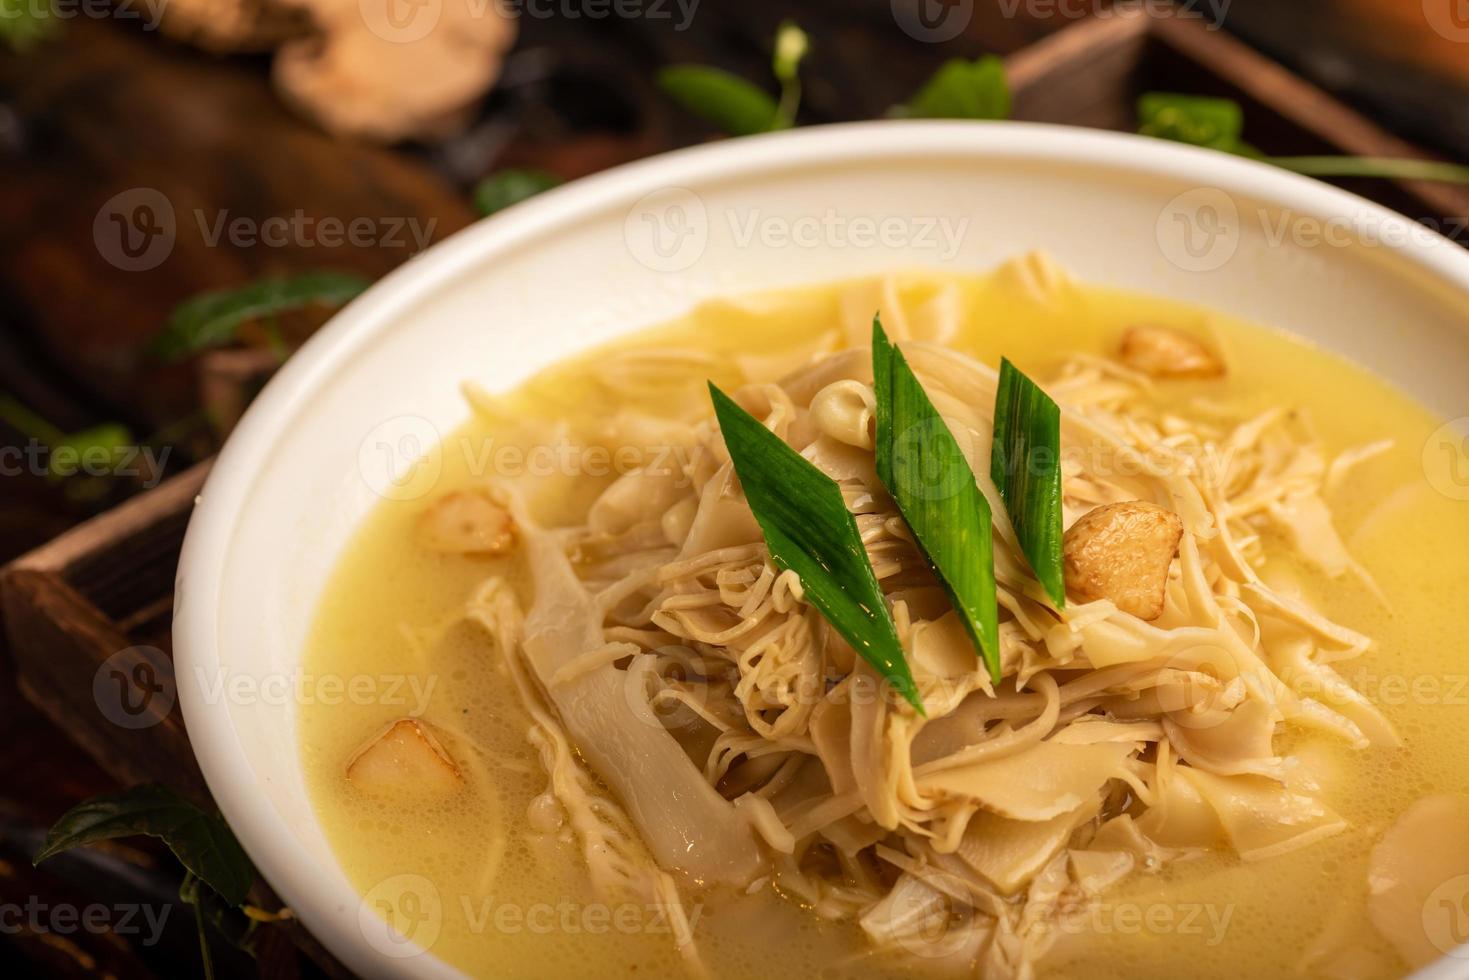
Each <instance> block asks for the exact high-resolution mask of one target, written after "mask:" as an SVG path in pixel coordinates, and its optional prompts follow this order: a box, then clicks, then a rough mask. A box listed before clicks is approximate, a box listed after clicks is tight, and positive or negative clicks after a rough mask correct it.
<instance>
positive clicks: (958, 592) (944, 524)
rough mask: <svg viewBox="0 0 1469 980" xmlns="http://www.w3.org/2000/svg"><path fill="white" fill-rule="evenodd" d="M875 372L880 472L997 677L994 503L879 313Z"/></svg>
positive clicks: (874, 325) (997, 679) (874, 344)
mask: <svg viewBox="0 0 1469 980" xmlns="http://www.w3.org/2000/svg"><path fill="white" fill-rule="evenodd" d="M872 375H873V388H874V391H875V393H876V395H877V436H876V440H875V441H876V446H875V448H876V452H877V475H878V479H879V480H881V481H882V483H883V486H885V487H887V488H888V492H889V493H890V494H892V496H893V500H894V501H895V502H896V503H897V505H898V510H899V512H900V513H902V515H903V520H904V521H906V522H907V523H908V527H909V528H910V529H911V530H912V531H913V538H914V540H915V541H916V542H917V543H918V549H919V551H920V552H922V554H923V557H924V558H925V559H926V560H927V561H928V564H929V565H930V566H931V567H932V568H933V571H934V574H935V575H937V576H938V579H939V582H940V583H942V585H943V587H944V590H945V591H946V592H948V594H949V599H950V600H951V601H952V602H953V604H954V610H955V612H957V613H958V614H959V619H960V620H961V621H962V622H963V623H964V628H965V629H966V630H967V631H968V632H969V636H970V639H972V640H973V641H974V645H975V649H976V651H977V652H978V653H979V655H980V657H981V659H983V661H984V663H985V665H986V666H987V667H988V668H989V673H990V679H991V680H993V681H994V683H996V684H998V683H1000V632H999V629H1000V627H999V619H1000V617H999V609H998V605H997V602H996V592H995V560H994V527H993V524H992V523H991V514H990V506H989V502H988V501H987V500H985V498H984V494H982V493H980V491H979V485H978V484H977V483H976V482H975V479H974V471H973V470H972V469H970V467H969V461H968V460H966V459H965V458H964V453H963V451H962V450H961V449H960V448H959V443H958V441H957V440H956V439H955V438H954V434H953V433H952V432H951V431H949V427H948V425H947V424H946V423H945V422H944V420H943V417H942V416H940V415H939V413H938V410H937V409H936V408H934V407H933V402H931V401H930V400H929V398H928V394H927V392H925V391H924V390H923V385H922V384H920V383H919V381H918V378H917V376H916V375H915V374H914V373H913V369H912V368H911V367H909V366H908V360H907V358H905V357H904V356H903V352H902V351H900V350H898V349H897V348H896V347H894V346H893V345H892V344H891V343H890V342H889V341H888V337H887V334H886V332H884V331H883V329H882V323H881V322H880V321H879V320H878V318H877V317H873V318H872Z"/></svg>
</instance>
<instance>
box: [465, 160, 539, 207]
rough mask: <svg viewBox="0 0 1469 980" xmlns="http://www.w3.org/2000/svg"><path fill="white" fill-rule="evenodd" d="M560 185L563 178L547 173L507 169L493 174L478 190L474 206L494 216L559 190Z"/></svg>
mask: <svg viewBox="0 0 1469 980" xmlns="http://www.w3.org/2000/svg"><path fill="white" fill-rule="evenodd" d="M560 183H561V178H560V177H557V176H555V175H554V174H548V173H546V172H545V171H543V170H527V169H523V168H521V167H506V168H505V169H503V170H498V171H496V172H495V173H493V174H490V176H488V177H486V178H485V179H484V180H482V181H480V182H479V184H478V185H476V186H475V188H474V206H475V209H476V210H478V211H479V213H480V214H483V215H491V214H494V213H495V212H496V211H503V210H505V209H506V208H508V207H509V206H510V205H512V204H519V203H520V202H521V201H524V200H526V199H527V198H531V197H535V196H536V195H537V194H539V193H541V192H542V191H548V190H550V189H551V188H553V187H556V186H559V185H560Z"/></svg>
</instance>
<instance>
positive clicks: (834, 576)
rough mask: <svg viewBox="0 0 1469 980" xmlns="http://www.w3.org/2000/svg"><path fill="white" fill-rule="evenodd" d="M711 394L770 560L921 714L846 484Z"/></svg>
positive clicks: (724, 397)
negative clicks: (849, 504) (796, 579)
mask: <svg viewBox="0 0 1469 980" xmlns="http://www.w3.org/2000/svg"><path fill="white" fill-rule="evenodd" d="M709 396H710V398H711V399H712V400H713V402H714V414H715V415H716V416H717V417H718V419H719V429H720V432H722V433H723V435H724V444H725V446H727V447H728V448H729V456H730V459H731V460H733V461H734V468H735V473H736V474H737V475H738V476H739V478H740V484H741V485H742V486H743V487H744V490H745V499H746V500H748V501H749V504H750V510H752V511H753V512H754V514H755V520H756V521H757V522H758V523H759V525H760V530H761V531H762V532H763V533H764V535H765V544H766V547H768V548H769V549H770V558H771V560H772V561H774V562H775V564H776V565H778V566H779V567H780V568H782V569H790V570H791V571H793V572H795V573H796V574H797V575H798V576H800V579H801V589H802V590H803V591H804V592H805V594H806V600H807V601H808V602H810V603H811V605H813V606H815V607H816V608H817V610H818V611H820V613H821V615H822V616H824V617H826V621H827V622H828V623H830V624H831V625H832V627H833V628H835V629H836V631H837V632H838V633H840V634H841V635H842V636H843V637H844V638H845V639H846V641H847V642H848V643H850V644H851V645H852V649H854V650H856V651H857V653H858V654H860V655H861V657H862V659H864V660H866V661H867V662H868V663H870V664H871V665H872V666H873V668H874V669H876V670H877V672H878V673H879V674H881V675H882V677H883V678H884V679H885V680H887V682H888V683H889V684H891V685H892V686H893V688H894V690H896V691H897V692H898V693H899V694H901V695H902V696H903V697H904V698H905V699H906V700H907V701H908V703H909V704H911V705H913V708H914V710H916V711H917V712H918V713H919V714H920V715H922V714H924V711H923V702H922V701H920V700H919V698H918V690H917V688H916V687H915V686H914V684H913V674H912V672H911V671H909V669H908V661H907V659H906V658H905V657H904V655H903V646H902V643H901V642H900V641H899V639H898V629H897V626H896V625H894V623H893V619H892V616H891V615H890V614H889V612H888V607H887V602H886V601H885V600H884V598H883V594H882V589H881V588H879V587H878V584H877V575H876V574H875V573H874V572H873V570H872V563H871V562H870V561H869V560H868V558H867V549H866V548H864V547H863V546H862V536H861V534H860V533H859V532H858V530H857V521H856V519H855V518H853V517H852V513H851V511H849V510H847V504H846V501H845V500H843V499H842V491H841V488H840V487H839V486H837V483H836V481H835V480H833V479H832V478H831V477H829V476H827V475H826V474H825V473H823V472H821V471H820V470H818V469H817V468H816V467H815V466H813V465H812V464H811V462H810V461H809V460H807V459H806V458H805V457H803V456H801V454H800V453H798V452H796V451H795V450H794V449H792V448H791V447H790V446H788V445H786V444H785V442H784V441H783V440H782V439H781V438H780V437H779V436H777V435H776V434H775V433H773V432H771V431H770V430H769V429H767V428H765V426H763V425H761V424H760V421H759V420H758V419H756V418H755V417H754V416H752V415H751V414H750V413H749V412H746V411H745V410H744V409H743V408H741V407H740V406H739V405H737V404H735V402H734V400H733V399H731V398H730V397H729V396H728V395H726V394H725V393H724V392H723V391H720V390H719V388H718V387H717V386H716V385H715V384H714V383H713V382H710V383H709Z"/></svg>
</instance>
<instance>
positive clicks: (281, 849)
mask: <svg viewBox="0 0 1469 980" xmlns="http://www.w3.org/2000/svg"><path fill="white" fill-rule="evenodd" d="M914 157H929V158H943V157H949V158H970V159H974V158H987V159H991V160H994V159H999V160H1004V159H1026V160H1045V161H1048V162H1058V163H1066V164H1077V163H1086V164H1094V165H1097V166H1100V167H1104V168H1107V169H1112V170H1122V171H1127V172H1131V173H1133V174H1136V175H1139V176H1144V177H1149V176H1151V177H1157V178H1161V179H1172V180H1184V181H1189V182H1191V183H1193V184H1194V185H1196V186H1201V187H1202V186H1208V187H1214V188H1219V189H1221V190H1224V191H1225V192H1227V193H1233V194H1239V195H1243V196H1247V197H1250V198H1253V199H1256V200H1261V201H1265V202H1269V203H1272V204H1275V205H1279V206H1285V207H1289V208H1291V209H1293V210H1295V211H1296V212H1298V213H1300V214H1303V215H1310V216H1313V217H1316V218H1321V219H1327V218H1331V217H1335V216H1340V215H1343V214H1350V215H1352V216H1353V218H1354V220H1356V221H1359V222H1363V223H1364V225H1365V226H1366V227H1371V228H1373V229H1374V230H1378V231H1389V230H1390V231H1392V232H1394V233H1393V234H1391V235H1388V234H1384V235H1382V236H1380V237H1381V240H1382V241H1383V242H1384V247H1385V248H1386V249H1387V250H1388V251H1390V252H1393V253H1396V254H1398V255H1400V256H1403V257H1405V258H1406V259H1407V260H1408V261H1409V263H1410V264H1412V265H1416V266H1417V267H1418V268H1419V270H1421V271H1425V272H1427V273H1429V274H1431V275H1432V276H1433V277H1434V278H1436V279H1438V280H1439V281H1441V282H1442V283H1444V284H1445V285H1447V286H1448V287H1450V288H1451V289H1453V290H1456V291H1457V292H1458V293H1460V294H1462V295H1464V296H1466V297H1469V251H1466V250H1464V249H1461V248H1460V247H1459V246H1457V245H1455V244H1454V243H1453V242H1451V241H1449V240H1448V239H1446V238H1444V237H1442V236H1441V235H1438V234H1437V233H1433V232H1428V230H1427V229H1425V228H1424V227H1423V226H1422V225H1420V224H1418V223H1417V222H1413V221H1411V220H1410V219H1408V218H1406V217H1404V216H1402V215H1400V214H1398V213H1396V212H1394V211H1391V210H1389V209H1388V208H1385V207H1383V206H1381V205H1378V204H1376V203H1374V202H1371V201H1368V200H1366V199H1365V198H1362V197H1359V196H1357V195H1355V194H1352V193H1350V192H1347V191H1344V190H1341V189H1340V188H1336V187H1333V186H1331V185H1328V184H1325V183H1321V182H1319V181H1316V180H1313V179H1310V178H1307V177H1303V176H1300V175H1298V174H1294V173H1290V172H1288V171H1285V170H1281V169H1279V168H1277V167H1274V166H1271V165H1269V164H1265V163H1261V162H1258V161H1254V160H1249V159H1244V158H1240V157H1234V156H1229V155H1226V154H1223V153H1219V152H1215V151H1210V150H1205V149H1200V148H1197V147H1192V146H1184V145H1180V144H1176V143H1168V142H1164V141H1162V140H1157V139H1152V138H1148V137H1143V136H1136V135H1132V134H1126V133H1114V132H1106V131H1101V130H1090V129H1083V128H1078V127H1070V126H1058V125H1050V124H1040V123H1019V122H967V121H907V120H905V121H893V120H885V121H875V122H860V123H843V124H836V125H827V126H810V127H803V128H801V129H796V130H788V131H785V132H780V133H771V134H765V135H761V136H754V137H743V138H739V139H731V140H724V141H720V142H717V143H710V144H704V145H701V146H695V147H690V148H686V149H681V150H675V151H672V152H669V153H665V154H661V155H658V156H654V157H650V158H648V159H645V160H640V161H637V162H634V163H629V164H624V165H622V166H619V167H615V168H613V169H611V170H607V171H604V172H602V173H599V174H595V175H593V176H590V177H586V178H582V179H580V180H577V181H574V182H572V183H570V184H567V185H564V186H562V187H559V188H556V189H554V190H551V191H548V192H545V193H543V194H541V195H538V196H537V197H535V198H534V199H532V200H529V201H526V202H523V203H521V204H517V205H514V206H513V207H510V208H508V209H506V210H505V211H503V212H500V213H498V214H496V215H495V216H493V217H492V218H489V219H485V220H482V221H479V222H476V223H475V224H472V225H470V226H469V227H467V228H465V229H463V230H461V231H459V232H456V233H455V234H453V235H451V236H449V237H448V238H446V239H445V240H443V241H441V242H439V243H436V244H435V245H433V246H432V247H431V248H430V249H428V250H427V251H426V252H425V253H423V254H422V255H420V256H415V257H414V258H413V259H411V260H409V261H408V262H407V263H405V264H404V265H402V266H400V267H399V268H397V269H395V270H394V271H393V272H391V273H389V274H388V275H387V276H386V277H384V278H383V279H381V280H380V281H378V282H377V283H375V284H374V285H373V286H372V287H370V288H369V289H368V290H367V291H366V292H364V293H363V294H362V295H361V296H359V297H358V298H357V299H355V300H353V301H352V302H351V303H350V304H348V305H347V306H346V307H345V308H344V309H342V310H341V311H339V312H338V313H337V314H336V315H335V316H334V317H333V318H332V319H331V321H330V322H329V323H328V324H327V325H326V326H324V327H323V328H322V329H321V330H319V331H318V332H317V333H316V334H315V335H314V336H313V337H312V338H311V339H310V340H309V341H307V343H306V344H305V345H303V346H302V348H301V349H300V350H299V351H298V352H297V353H296V354H294V355H293V356H292V357H291V359H290V360H289V361H288V362H287V363H286V364H285V366H284V367H283V368H282V369H281V370H280V371H279V372H278V373H277V374H276V375H275V377H274V378H272V379H271V380H270V382H269V383H268V384H267V385H266V386H265V388H264V389H263V390H262V391H261V393H260V394H259V395H258V396H257V398H256V399H255V401H254V403H253V404H252V405H251V406H250V407H249V409H248V410H247V411H246V413H245V415H244V417H243V418H242V419H241V421H240V423H239V424H238V426H237V427H236V429H235V431H234V433H233V434H232V435H231V436H230V437H229V439H228V440H227V442H226V444H225V446H224V447H223V448H222V450H221V451H220V453H219V455H218V457H217V459H216V461H215V463H214V465H213V467H212V469H211V471H210V473H209V476H208V478H207V480H206V482H205V484H204V487H203V489H202V490H201V492H200V495H199V497H198V499H197V504H196V507H195V509H194V513H193V514H192V516H191V518H190V521H189V525H188V529H187V532H186V534H185V538H184V543H183V548H182V551H181V554H180V559H179V566H178V577H177V582H176V609H175V618H174V624H173V645H174V651H175V675H176V677H177V678H179V681H178V698H179V701H180V704H181V707H182V711H183V717H184V721H185V725H186V727H187V730H188V733H189V739H190V742H191V744H192V747H193V751H194V754H195V757H196V759H197V760H198V763H199V767H200V769H201V771H202V772H203V774H204V778H205V782H206V784H207V785H208V787H209V790H210V792H211V793H212V794H213V796H214V799H215V802H216V803H217V804H218V806H219V808H220V810H221V812H222V813H223V815H224V817H225V819H226V820H227V821H228V823H229V824H230V826H231V828H232V829H233V830H234V832H235V835H236V836H237V837H238V839H239V840H240V843H241V844H242V845H243V846H244V848H245V850H246V852H247V853H248V854H249V855H250V858H251V860H252V861H253V862H254V864H255V866H256V868H257V869H258V870H259V872H260V874H261V875H262V876H263V878H264V879H265V880H266V881H267V882H269V884H270V885H271V887H272V888H273V889H274V890H275V891H276V893H277V894H278V895H279V896H280V897H281V899H282V900H283V901H284V902H285V903H286V904H287V905H289V906H290V907H291V908H292V909H293V910H294V911H295V913H296V915H297V917H298V918H299V919H301V921H302V922H303V924H304V925H305V926H306V927H307V928H309V929H310V931H311V932H312V934H313V935H314V936H315V937H316V938H317V939H318V940H319V941H320V942H321V943H322V944H323V945H324V946H325V947H326V948H327V949H329V950H330V951H331V952H332V954H333V955H335V956H336V957H337V958H338V959H339V960H341V961H342V962H343V963H344V964H345V965H346V966H347V967H348V968H349V969H352V970H353V971H355V972H357V973H359V974H363V975H368V976H374V975H382V974H384V973H388V972H395V973H396V972H401V970H402V969H403V963H404V961H401V960H399V961H389V960H388V959H387V958H386V957H384V956H383V955H382V954H379V953H377V952H376V951H374V950H373V949H372V948H371V946H369V944H368V943H367V942H366V940H365V938H364V936H363V935H362V933H361V931H360V929H359V927H358V925H357V921H358V920H357V915H358V911H357V910H358V905H359V903H360V901H361V896H360V895H359V894H358V893H357V892H356V890H355V889H353V888H352V887H351V886H350V884H347V883H345V882H343V883H342V887H337V886H336V884H335V883H334V879H332V878H329V877H327V876H322V875H320V874H318V873H317V872H316V868H317V866H318V864H319V862H321V861H323V860H325V861H332V860H334V858H333V857H332V856H330V855H328V856H326V857H322V856H321V855H316V854H312V853H310V852H309V851H307V850H306V849H305V848H304V847H302V846H301V844H300V842H299V841H298V840H297V839H296V838H295V836H294V834H293V832H292V831H291V828H290V827H289V825H288V824H287V823H286V821H285V819H284V818H283V817H282V816H281V815H280V814H279V813H277V812H276V810H275V809H274V808H273V807H272V806H271V805H270V804H269V803H268V801H267V800H266V798H265V797H264V796H263V795H261V794H259V793H257V792H255V779H254V776H253V774H252V773H251V767H250V764H249V762H248V760H247V757H246V755H245V752H244V747H243V744H242V742H241V741H240V738H239V737H238V734H237V732H236V730H235V728H234V725H233V722H232V718H231V713H230V712H228V711H217V710H211V709H210V705H209V704H208V702H207V698H206V696H205V692H204V691H203V689H202V687H201V686H200V684H201V683H202V680H201V679H202V678H204V677H207V676H213V672H214V671H215V670H217V669H218V668H219V666H220V656H219V652H220V651H219V645H218V642H217V634H218V629H219V619H220V616H219V610H220V609H221V607H222V606H223V605H224V603H225V601H226V597H225V596H224V595H223V594H222V592H221V586H222V579H223V574H224V570H225V568H226V565H227V557H228V555H229V552H230V547H231V543H232V540H233V538H234V532H235V524H236V517H237V514H238V513H239V512H240V510H241V508H242V506H243V505H244V504H245V502H246V500H247V498H248V497H249V495H250V493H251V490H252V487H253V485H254V483H255V481H256V479H257V478H258V474H259V473H260V471H261V469H262V468H263V467H264V464H265V463H266V461H267V460H268V459H269V455H270V452H271V450H272V447H273V446H274V445H275V443H276V442H277V440H278V439H279V438H280V437H281V435H282V434H283V432H284V431H285V430H286V428H287V427H288V426H289V425H290V424H291V421H292V420H293V419H294V418H296V417H297V415H298V413H299V412H301V411H302V409H303V408H304V407H305V406H306V404H307V402H308V400H309V398H310V396H311V394H312V392H314V391H315V390H316V389H317V388H319V387H320V386H322V385H324V384H325V383H326V382H327V381H328V379H329V378H330V376H331V375H332V374H333V373H334V372H335V371H336V370H337V369H338V368H339V366H341V365H343V364H345V363H346V362H348V361H349V360H350V359H351V358H352V357H353V356H354V355H355V354H356V353H357V352H358V351H359V350H361V349H362V348H363V347H364V345H366V344H368V343H370V341H371V340H372V338H374V337H375V336H376V335H377V334H378V332H379V331H381V330H383V329H385V328H386V327H388V326H390V325H391V324H393V323H394V322H397V321H399V320H400V318H401V317H402V316H404V315H405V314H406V313H409V312H410V311H411V309H412V307H413V306H414V305H415V304H416V303H418V302H419V301H421V300H422V299H424V298H426V297H428V296H430V295H431V294H433V292H434V291H435V290H437V289H439V288H441V287H443V286H444V285H446V284H448V283H452V282H453V281H454V280H455V279H456V278H457V277H458V276H460V275H461V274H462V273H463V272H465V271H466V270H467V269H469V268H470V267H472V266H477V265H480V264H482V263H485V262H488V261H491V260H492V259H493V257H494V256H496V255H497V254H504V253H506V252H507V251H509V250H511V249H515V250H524V249H526V248H530V247H534V245H535V243H536V241H537V240H538V239H541V238H543V237H546V236H548V235H549V234H551V233H553V232H555V231H556V230H558V229H560V228H563V227H566V226H568V225H569V224H572V223H575V222H577V221H578V220H579V219H581V218H582V217H583V216H586V215H590V214H595V213H597V212H600V211H604V210H606V209H608V208H612V207H622V208H630V207H633V206H634V205H635V203H636V202H637V201H638V200H640V199H641V198H642V197H644V196H645V195H647V194H649V193H652V192H654V191H657V190H660V189H664V188H669V187H690V188H697V187H698V186H700V185H708V184H712V183H717V182H718V181H720V180H722V179H725V178H729V177H734V176H739V177H743V178H746V179H749V178H750V177H751V176H752V175H754V176H757V177H758V176H759V175H761V174H773V173H778V172H780V171H783V170H789V169H793V168H798V167H803V166H813V165H836V164H841V163H843V162H850V161H851V160H853V159H854V158H865V159H869V160H881V159H909V158H914ZM1362 226H1363V225H1359V227H1362ZM1409 232H1411V234H1410V233H1409ZM184 595H187V596H188V601H187V602H183V601H182V599H183V596H184ZM196 681H199V683H196ZM296 764H297V765H299V760H298V761H297V763H296ZM412 962H413V963H414V972H415V973H418V974H420V975H429V976H443V977H452V976H459V975H460V973H459V971H458V970H457V969H455V968H453V967H452V966H450V965H449V964H447V963H446V962H445V961H443V960H441V959H439V958H438V957H437V956H435V955H433V953H432V952H426V953H425V954H424V955H422V956H420V957H415V958H414V960H413V961H412ZM1452 962H1453V961H1452V960H1449V959H1445V960H1441V961H1440V962H1439V966H1440V967H1441V966H1444V965H1447V964H1450V963H1452ZM395 963H396V969H394V964H395ZM1429 971H1430V972H1432V973H1436V972H1437V970H1436V969H1435V968H1432V967H1430V968H1429ZM1444 975H1445V976H1447V975H1448V974H1444ZM1424 976H1427V974H1424Z"/></svg>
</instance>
